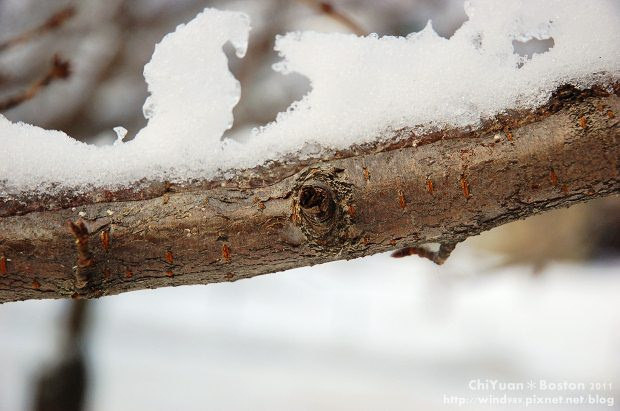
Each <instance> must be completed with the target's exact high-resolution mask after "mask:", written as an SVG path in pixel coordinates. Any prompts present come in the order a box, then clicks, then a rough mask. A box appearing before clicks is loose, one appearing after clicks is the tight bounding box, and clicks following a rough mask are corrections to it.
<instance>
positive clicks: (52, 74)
mask: <svg viewBox="0 0 620 411" xmlns="http://www.w3.org/2000/svg"><path fill="white" fill-rule="evenodd" d="M70 75H71V66H70V64H69V62H68V61H66V60H63V59H62V57H60V56H58V55H54V58H53V59H52V66H51V67H50V69H49V70H48V72H47V73H46V74H45V76H43V77H41V78H40V79H38V80H37V81H35V82H34V83H32V84H31V85H30V87H28V88H27V89H26V90H25V91H23V92H21V93H19V94H16V95H14V96H9V97H8V98H7V99H5V100H4V101H0V111H6V110H9V109H11V108H13V107H16V106H18V105H20V104H22V103H23V102H25V101H28V100H30V99H31V98H33V97H34V96H36V95H37V94H39V92H40V91H41V90H42V89H43V88H45V87H46V86H48V85H49V84H50V83H52V82H53V81H54V80H58V79H66V78H68V77H69V76H70Z"/></svg>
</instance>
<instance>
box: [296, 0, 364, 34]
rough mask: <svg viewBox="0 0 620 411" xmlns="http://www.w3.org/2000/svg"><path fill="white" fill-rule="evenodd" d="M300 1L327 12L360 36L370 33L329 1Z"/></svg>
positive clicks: (327, 14) (324, 12) (326, 13)
mask: <svg viewBox="0 0 620 411" xmlns="http://www.w3.org/2000/svg"><path fill="white" fill-rule="evenodd" d="M300 1H302V2H304V3H306V4H308V5H310V6H311V7H314V8H315V9H317V10H318V11H320V12H321V13H323V14H325V15H326V16H328V17H330V18H332V19H334V20H336V21H337V22H338V23H340V24H342V25H343V26H345V27H347V28H348V29H349V30H351V31H352V32H353V33H355V34H357V35H358V36H366V35H368V31H367V30H364V28H362V26H361V25H360V24H359V23H357V22H356V21H355V20H353V19H352V18H351V17H349V16H347V15H346V14H345V13H344V12H342V11H340V10H338V9H336V8H335V7H334V5H333V4H331V3H330V2H328V1H321V0H300Z"/></svg>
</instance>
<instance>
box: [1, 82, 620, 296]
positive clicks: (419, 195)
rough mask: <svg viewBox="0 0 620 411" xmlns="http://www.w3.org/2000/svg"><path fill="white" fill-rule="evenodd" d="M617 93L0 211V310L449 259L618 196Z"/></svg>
mask: <svg viewBox="0 0 620 411" xmlns="http://www.w3.org/2000/svg"><path fill="white" fill-rule="evenodd" d="M614 90H615V91H614V92H613V93H611V94H609V93H606V92H605V91H603V90H601V89H598V88H594V89H590V90H585V91H577V90H575V89H574V88H571V87H562V88H560V89H559V90H558V92H557V93H556V94H555V95H554V97H553V98H552V99H551V100H550V101H549V103H548V104H546V105H545V106H544V107H541V108H540V109H538V110H534V111H528V112H515V113H509V114H507V115H504V116H500V117H498V118H496V119H494V120H493V121H488V122H486V123H485V124H483V125H482V126H481V127H480V128H478V129H475V130H444V131H441V132H436V133H431V134H427V135H415V134H414V133H413V132H411V131H410V130H399V131H398V132H397V133H396V134H397V135H398V136H400V139H399V140H397V142H394V141H395V140H390V141H392V142H391V143H383V144H377V145H374V146H363V147H355V148H352V149H350V150H347V151H345V152H339V153H333V155H332V156H331V158H330V159H327V160H325V159H315V160H312V161H305V162H300V161H296V162H292V163H279V164H275V165H272V166H271V167H269V168H259V169H255V170H248V171H245V172H239V173H238V175H237V176H236V177H235V178H234V179H231V180H228V181H226V182H222V181H209V182H196V183H194V184H191V185H189V186H185V187H180V186H176V185H172V184H167V183H161V182H160V183H150V184H144V185H142V186H140V187H136V188H134V189H133V190H122V191H116V192H110V191H104V190H96V191H92V192H90V193H88V194H86V195H75V194H73V193H64V195H62V196H54V197H52V196H47V197H36V196H34V195H29V196H26V195H24V196H23V197H21V198H18V199H7V198H5V199H0V301H13V300H20V299H28V298H63V297H85V298H92V297H98V296H102V295H108V294H117V293H121V292H125V291H130V290H138V289H145V288H156V287H163V286H170V285H183V284H206V283H213V282H221V281H234V280H237V279H241V278H248V277H253V276H256V275H259V274H265V273H271V272H275V271H281V270H286V269H290V268H294V267H301V266H307V265H312V264H318V263H323V262H327V261H333V260H340V259H350V258H355V257H360V256H365V255H371V254H374V253H379V252H383V251H388V250H394V249H403V248H405V247H411V249H418V247H420V246H421V245H423V244H425V243H429V242H434V243H440V244H444V247H443V249H444V251H447V252H448V253H449V251H448V250H450V247H451V245H452V244H455V243H458V242H460V241H463V240H465V239H466V238H468V237H470V236H473V235H477V234H479V233H480V232H482V231H485V230H488V229H491V228H493V227H496V226H498V225H501V224H504V223H507V222H510V221H514V220H518V219H522V218H525V217H528V216H531V215H533V214H537V213H540V212H543V211H546V210H550V209H553V208H557V207H566V206H569V205H571V204H574V203H577V202H581V201H587V200H589V199H592V198H595V197H601V196H606V195H610V194H618V193H619V192H620V181H619V178H618V158H620V148H619V146H618V141H617V139H618V129H619V125H618V119H617V117H616V113H618V111H619V110H620V98H619V95H620V87H618V84H616V87H615V89H614ZM69 207H76V208H74V209H72V208H69ZM78 213H79V215H78ZM67 221H70V222H72V224H68V225H67ZM67 227H70V228H71V229H67ZM86 237H88V238H86ZM450 251H451V250H450ZM439 254H441V255H439ZM444 254H446V253H445V252H444V253H442V252H441V250H440V252H438V255H437V257H440V258H439V259H443V258H444V257H445V256H444Z"/></svg>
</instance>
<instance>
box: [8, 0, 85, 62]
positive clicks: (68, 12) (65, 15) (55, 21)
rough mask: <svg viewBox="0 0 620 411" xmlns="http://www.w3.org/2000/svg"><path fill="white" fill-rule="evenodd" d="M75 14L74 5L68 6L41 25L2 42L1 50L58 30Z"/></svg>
mask: <svg viewBox="0 0 620 411" xmlns="http://www.w3.org/2000/svg"><path fill="white" fill-rule="evenodd" d="M73 16H75V9H74V8H73V7H66V8H64V9H62V10H60V11H59V12H57V13H55V14H53V15H52V16H51V17H50V18H48V19H47V20H46V21H45V22H44V23H43V24H41V25H40V26H38V27H35V28H34V29H32V30H28V31H26V32H24V33H22V34H20V35H18V36H16V37H13V38H11V39H8V40H6V41H4V42H2V43H0V52H2V51H5V50H7V49H9V48H11V47H13V46H16V45H18V44H22V43H26V42H28V41H30V40H32V39H33V38H35V37H37V36H40V35H42V34H45V33H47V32H49V31H53V30H56V29H58V28H59V27H61V26H62V25H63V24H65V22H67V20H69V19H71V18H72V17H73Z"/></svg>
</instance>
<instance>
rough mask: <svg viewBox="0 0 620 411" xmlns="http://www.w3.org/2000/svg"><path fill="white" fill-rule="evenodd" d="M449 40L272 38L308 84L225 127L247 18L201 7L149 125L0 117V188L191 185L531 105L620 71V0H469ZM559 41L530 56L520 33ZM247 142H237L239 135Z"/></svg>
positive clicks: (418, 36) (429, 36)
mask: <svg viewBox="0 0 620 411" xmlns="http://www.w3.org/2000/svg"><path fill="white" fill-rule="evenodd" d="M466 12H467V15H468V16H469V20H468V21H467V22H465V23H464V24H463V26H462V27H461V28H460V29H459V30H458V31H457V32H456V33H455V34H454V35H453V36H452V38H450V39H444V38H441V37H439V36H438V35H437V34H436V33H435V32H434V30H433V28H432V26H431V25H430V24H429V25H428V26H427V27H426V28H425V29H424V30H423V31H422V32H420V33H413V34H411V35H409V36H407V37H406V38H405V37H390V36H385V37H379V36H377V35H369V36H366V37H357V36H355V35H346V34H323V33H315V32H304V33H289V34H286V35H284V36H281V37H278V39H277V42H276V50H278V51H279V52H280V54H281V56H282V57H283V61H282V62H281V63H279V64H277V65H276V66H275V69H276V70H278V71H280V72H282V73H283V74H287V73H290V72H297V73H300V74H302V75H304V76H306V77H308V79H309V80H310V83H311V85H312V90H311V92H309V93H308V94H307V95H306V96H305V97H304V98H303V99H302V100H300V101H298V102H295V103H294V104H293V105H291V107H289V109H288V110H287V111H286V112H284V113H280V115H278V118H277V119H276V121H275V122H273V123H270V124H267V125H266V126H264V127H261V128H259V129H256V130H254V131H253V132H252V135H251V136H250V138H244V139H239V141H237V140H234V139H224V140H222V135H223V133H224V132H225V131H226V130H227V129H228V128H230V127H231V125H232V122H233V117H232V108H233V107H234V106H235V104H236V103H237V102H238V100H239V97H240V89H239V84H238V82H237V80H236V79H235V78H234V77H233V76H232V74H231V73H230V72H229V71H228V67H227V66H228V62H227V58H226V56H225V54H224V52H223V50H222V47H223V45H224V44H225V43H227V42H230V43H232V45H233V46H234V47H235V49H236V50H237V55H238V56H239V57H242V56H243V55H244V53H245V50H246V46H247V37H248V33H249V30H250V23H249V19H248V17H247V16H245V15H244V14H241V13H233V12H224V11H217V10H213V9H207V10H205V11H204V12H202V13H201V14H199V15H198V16H197V17H196V18H195V19H194V20H192V21H191V22H189V23H188V24H186V25H180V26H179V27H177V29H176V31H175V32H174V33H171V34H169V35H167V36H166V37H164V39H163V40H162V41H161V43H160V44H158V45H157V47H156V49H155V53H154V55H153V58H152V60H151V62H150V63H149V64H147V65H146V67H145V69H144V75H145V79H146V81H147V83H148V87H149V91H150V97H149V98H148V99H147V101H146V103H145V104H144V114H145V116H146V117H147V118H148V124H147V126H146V127H145V128H144V129H142V130H141V131H140V132H139V133H138V134H137V136H136V137H135V139H133V140H132V141H130V142H126V143H124V142H122V140H121V135H122V130H121V132H120V133H119V139H118V141H117V143H116V144H114V145H113V146H109V147H94V146H91V145H87V144H84V143H81V142H78V141H76V140H74V139H72V138H71V137H69V136H67V135H66V134H64V133H62V132H60V131H49V130H43V129H41V128H38V127H35V126H31V125H27V124H22V123H11V122H10V121H8V120H7V119H5V118H4V117H2V116H0V141H1V143H2V149H1V154H2V161H1V162H0V198H5V199H6V198H11V197H19V195H20V194H23V193H37V192H39V193H47V194H50V193H55V192H61V191H64V190H71V191H73V192H80V191H87V190H89V189H92V188H93V187H95V188H101V187H105V188H122V187H127V186H129V185H131V184H135V183H136V182H138V181H144V180H148V181H170V182H174V183H183V182H187V181H190V180H193V179H200V180H208V179H213V178H215V177H218V176H219V177H221V176H223V175H228V174H226V173H228V172H230V171H231V170H238V169H248V168H252V167H256V166H260V165H263V164H265V163H267V162H269V161H275V160H283V159H286V158H291V157H294V158H296V159H299V158H320V157H321V156H322V155H324V154H325V153H329V152H331V151H334V150H341V149H346V148H349V147H351V146H355V145H363V144H368V143H376V142H377V141H378V140H380V139H383V140H385V139H396V138H398V137H397V136H398V132H397V131H398V130H400V129H403V128H408V129H413V130H417V131H420V132H432V131H435V130H441V129H444V128H464V127H475V126H476V125H478V124H480V123H481V121H484V120H486V119H490V118H493V117H494V116H496V115H498V114H502V113H505V112H507V111H508V110H517V109H528V108H529V109H532V108H536V107H538V106H540V105H542V104H543V103H545V102H546V101H548V100H549V98H550V96H551V94H552V92H553V91H554V90H556V89H557V88H558V87H559V86H561V85H565V84H571V85H574V86H575V87H577V88H579V89H585V88H589V87H592V86H593V85H599V86H603V87H605V86H610V85H611V84H612V83H613V81H614V80H616V79H617V78H618V76H619V75H620V58H619V56H620V42H618V38H619V37H620V10H619V7H618V4H617V2H616V1H614V0H592V1H590V2H588V3H587V5H585V4H584V3H583V1H578V0H554V1H545V2H541V1H537V0H527V1H517V0H510V1H502V2H497V1H495V0H472V1H471V2H469V3H468V5H467V6H466ZM531 39H538V40H544V39H552V40H553V42H552V44H553V46H552V47H551V49H550V50H548V51H547V52H545V53H543V54H534V55H533V56H531V57H530V56H525V55H520V54H519V53H516V52H515V46H514V42H524V41H528V40H531ZM241 141H243V142H241Z"/></svg>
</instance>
